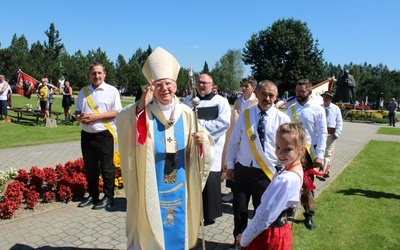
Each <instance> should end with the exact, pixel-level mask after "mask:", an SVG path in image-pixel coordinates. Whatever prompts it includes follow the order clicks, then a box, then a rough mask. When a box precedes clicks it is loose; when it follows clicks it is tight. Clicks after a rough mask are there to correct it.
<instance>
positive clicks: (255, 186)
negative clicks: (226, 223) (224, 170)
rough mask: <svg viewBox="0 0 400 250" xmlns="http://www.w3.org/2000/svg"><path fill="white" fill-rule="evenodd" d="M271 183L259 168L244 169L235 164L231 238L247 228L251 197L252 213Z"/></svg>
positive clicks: (240, 165)
mask: <svg viewBox="0 0 400 250" xmlns="http://www.w3.org/2000/svg"><path fill="white" fill-rule="evenodd" d="M269 183H271V181H270V180H269V179H268V177H267V176H266V175H265V173H264V172H263V171H262V170H261V169H259V168H252V167H245V166H243V165H242V164H240V163H236V164H235V175H234V182H233V188H232V191H233V216H234V229H233V236H234V237H235V238H236V236H237V235H238V234H240V233H242V232H243V231H244V229H246V227H247V220H248V206H249V201H250V196H251V197H252V201H253V206H254V211H256V209H257V207H258V206H259V205H260V203H261V196H262V195H263V193H264V191H265V189H267V187H268V185H269Z"/></svg>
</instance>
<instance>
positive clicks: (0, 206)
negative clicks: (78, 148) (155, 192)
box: [0, 151, 123, 219]
mask: <svg viewBox="0 0 400 250" xmlns="http://www.w3.org/2000/svg"><path fill="white" fill-rule="evenodd" d="M114 165H115V167H116V175H115V186H116V188H123V180H122V176H121V167H120V159H119V152H118V151H117V152H115V154H114ZM11 180H12V181H11ZM9 181H11V183H9V184H8V186H7V188H6V189H5V191H4V194H3V197H2V199H1V200H0V219H10V218H12V216H13V215H14V213H15V212H16V211H17V209H18V208H20V207H21V206H22V205H23V204H24V205H25V209H34V208H35V206H36V205H37V203H38V202H42V203H51V202H55V201H58V202H65V203H68V202H69V201H71V200H72V199H80V198H83V197H84V195H85V193H86V191H87V182H86V177H85V173H84V163H83V159H82V158H79V159H77V160H75V161H69V162H67V163H65V165H64V166H63V165H61V164H58V165H57V166H56V167H55V168H50V167H45V168H43V169H40V168H38V167H37V166H33V167H31V169H30V171H29V172H28V171H26V170H24V169H20V170H18V171H16V170H14V169H12V168H10V170H9V171H8V172H7V174H4V173H3V172H0V186H4V185H5V184H6V182H9ZM99 189H100V190H99V191H100V192H102V191H103V181H102V179H101V178H100V180H99Z"/></svg>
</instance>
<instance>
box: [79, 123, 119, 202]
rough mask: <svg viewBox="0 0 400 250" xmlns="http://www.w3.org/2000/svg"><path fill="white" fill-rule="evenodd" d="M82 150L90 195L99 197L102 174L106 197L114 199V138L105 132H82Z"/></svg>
mask: <svg viewBox="0 0 400 250" xmlns="http://www.w3.org/2000/svg"><path fill="white" fill-rule="evenodd" d="M81 149H82V155H83V162H84V163H85V171H86V180H87V182H88V190H89V195H90V196H92V197H94V198H98V197H99V187H98V186H99V174H100V172H101V174H102V177H103V183H104V196H105V197H108V198H110V199H113V197H114V179H115V166H114V163H113V159H114V138H113V136H112V134H111V133H110V132H109V131H108V130H105V131H103V132H100V133H87V132H85V131H83V130H82V132H81Z"/></svg>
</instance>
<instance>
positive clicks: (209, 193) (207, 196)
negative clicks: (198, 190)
mask: <svg viewBox="0 0 400 250" xmlns="http://www.w3.org/2000/svg"><path fill="white" fill-rule="evenodd" d="M203 213H204V220H214V219H215V218H217V217H220V216H222V204H221V172H214V171H210V174H209V176H208V178H207V182H206V185H205V187H204V190H203Z"/></svg>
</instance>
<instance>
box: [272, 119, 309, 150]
mask: <svg viewBox="0 0 400 250" xmlns="http://www.w3.org/2000/svg"><path fill="white" fill-rule="evenodd" d="M276 133H281V134H290V135H291V137H292V138H293V140H294V141H295V144H296V147H297V149H301V148H303V147H305V146H306V141H307V134H306V131H305V130H304V128H303V126H302V124H301V123H296V122H288V123H284V124H282V125H280V126H279V127H278V130H277V131H276Z"/></svg>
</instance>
